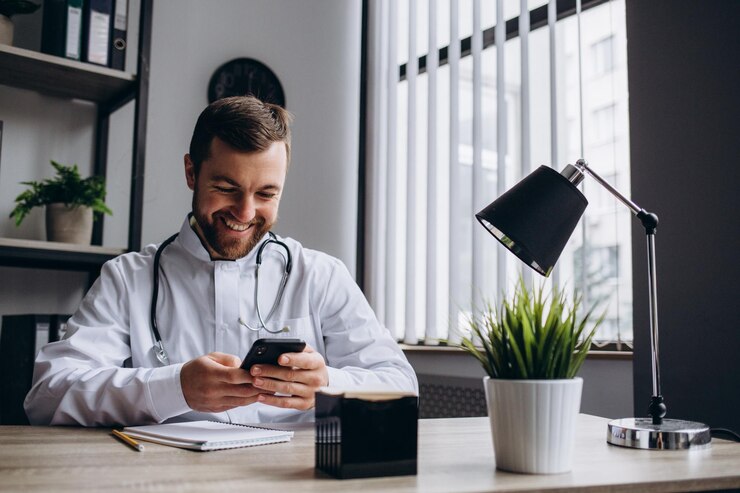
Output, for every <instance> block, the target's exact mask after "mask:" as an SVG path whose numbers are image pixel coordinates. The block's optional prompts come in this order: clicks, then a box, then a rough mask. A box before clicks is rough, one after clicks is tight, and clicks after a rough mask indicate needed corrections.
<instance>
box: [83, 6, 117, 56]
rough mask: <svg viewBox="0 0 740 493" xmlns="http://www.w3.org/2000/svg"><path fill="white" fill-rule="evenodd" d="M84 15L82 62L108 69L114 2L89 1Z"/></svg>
mask: <svg viewBox="0 0 740 493" xmlns="http://www.w3.org/2000/svg"><path fill="white" fill-rule="evenodd" d="M83 14H84V15H83V29H82V60H83V61H85V62H88V63H95V64H97V65H104V66H106V67H107V66H108V64H109V62H110V58H109V57H108V52H109V48H108V47H109V46H110V42H111V32H110V31H111V16H112V15H113V0H87V1H86V2H85V8H84V9H83Z"/></svg>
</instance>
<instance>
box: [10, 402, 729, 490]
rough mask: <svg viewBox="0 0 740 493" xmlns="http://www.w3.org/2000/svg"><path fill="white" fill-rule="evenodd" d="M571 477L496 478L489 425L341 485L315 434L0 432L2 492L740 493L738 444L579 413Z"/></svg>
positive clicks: (471, 427)
mask: <svg viewBox="0 0 740 493" xmlns="http://www.w3.org/2000/svg"><path fill="white" fill-rule="evenodd" d="M579 422H580V425H581V426H580V429H579V430H578V435H577V441H576V453H575V463H574V469H573V471H572V472H570V473H567V474H560V475H548V476H535V475H521V474H512V473H505V472H501V471H497V470H496V469H495V468H494V466H493V451H492V447H491V437H490V433H489V427H488V419H487V418H460V419H439V420H421V421H420V422H419V474H418V475H417V476H402V477H389V478H373V479H357V480H337V479H332V478H329V477H326V476H323V475H316V474H315V473H314V468H313V466H314V455H313V454H314V443H313V440H314V432H313V428H312V427H310V428H306V427H303V428H302V429H298V430H297V431H296V436H295V437H294V439H293V441H292V442H290V443H287V444H285V443H283V444H275V445H264V446H259V447H253V448H243V449H235V450H222V451H217V452H193V451H188V450H181V449H176V448H170V447H165V446H162V445H156V444H151V443H147V444H146V451H145V452H136V451H134V450H132V449H130V448H128V447H127V446H125V445H123V444H122V443H120V442H118V441H117V440H116V439H114V438H113V437H112V436H110V435H109V432H108V430H105V429H84V428H62V427H52V428H44V427H23V426H4V427H0V490H1V491H81V490H94V491H131V490H156V491H198V492H202V491H220V492H234V493H237V492H239V493H241V492H261V491H281V492H286V493H294V492H302V491H320V492H335V491H337V492H339V491H342V492H346V491H353V492H355V491H377V490H387V491H424V492H435V491H455V492H458V491H460V492H462V491H526V490H548V491H574V490H580V491H589V490H591V491H597V490H598V491H610V492H612V491H645V490H651V491H661V492H662V491H686V490H692V491H699V490H711V489H722V488H727V489H729V488H740V444H737V443H732V442H727V441H724V440H713V442H712V446H711V447H710V448H708V449H703V450H693V451H691V452H687V451H646V450H631V449H624V448H619V447H615V446H611V445H608V444H607V443H606V422H607V420H606V419H603V418H597V417H594V416H588V415H581V416H580V417H579Z"/></svg>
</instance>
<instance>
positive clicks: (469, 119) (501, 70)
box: [364, 0, 631, 344]
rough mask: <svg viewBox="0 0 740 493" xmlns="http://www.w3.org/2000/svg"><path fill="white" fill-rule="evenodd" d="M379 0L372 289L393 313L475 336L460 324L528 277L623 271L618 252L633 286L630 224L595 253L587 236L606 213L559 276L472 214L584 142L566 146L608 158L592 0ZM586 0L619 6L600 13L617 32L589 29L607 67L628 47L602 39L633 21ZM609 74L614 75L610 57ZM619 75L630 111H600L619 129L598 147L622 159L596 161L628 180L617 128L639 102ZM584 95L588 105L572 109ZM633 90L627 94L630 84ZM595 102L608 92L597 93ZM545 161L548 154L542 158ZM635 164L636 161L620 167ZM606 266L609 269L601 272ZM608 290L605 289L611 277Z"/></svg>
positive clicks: (435, 337)
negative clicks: (593, 60)
mask: <svg viewBox="0 0 740 493" xmlns="http://www.w3.org/2000/svg"><path fill="white" fill-rule="evenodd" d="M367 1H368V7H369V8H368V21H369V22H368V26H369V30H368V42H367V43H368V44H367V54H368V60H369V61H368V67H369V68H368V74H369V75H368V77H369V79H368V99H367V101H368V107H367V109H366V112H367V114H366V118H367V122H368V126H367V128H368V130H367V135H366V139H367V140H368V143H369V145H367V146H366V149H367V151H366V152H367V155H366V162H367V166H366V167H367V174H366V177H365V179H366V183H367V191H368V193H367V211H368V212H367V225H366V228H367V229H366V230H367V232H368V234H366V235H365V238H366V245H365V252H366V257H365V258H366V261H365V272H364V274H365V275H364V279H365V286H364V289H365V292H366V295H367V297H368V299H369V301H370V303H371V305H372V306H373V308H374V309H375V311H376V313H377V314H378V317H379V318H380V320H381V322H382V323H384V324H385V325H386V326H387V327H388V328H389V329H390V330H391V331H392V332H393V333H394V334H396V336H397V337H398V338H399V339H402V340H403V341H404V342H405V343H407V344H417V343H419V342H420V341H421V342H423V343H425V344H436V343H439V342H440V341H441V340H442V341H444V340H447V341H449V342H452V343H454V342H457V341H459V338H460V334H461V332H463V327H464V323H461V322H464V320H465V319H466V317H469V316H470V314H471V313H473V312H474V311H475V310H477V309H479V308H482V307H483V306H484V305H485V304H486V303H488V302H490V301H491V300H493V299H495V298H496V297H497V296H498V295H500V294H501V293H504V292H506V291H507V288H510V287H511V284H512V282H513V281H515V280H516V278H517V276H519V275H522V277H523V278H524V280H525V282H526V283H527V285H529V286H532V285H533V284H534V283H542V282H546V283H547V286H550V285H552V284H554V285H558V286H560V285H561V282H562V284H566V282H567V281H566V280H572V279H576V278H580V281H578V280H575V281H571V282H573V284H576V285H580V286H581V288H584V289H591V287H592V285H593V286H601V284H604V283H605V282H607V281H609V282H612V281H611V280H612V279H613V278H614V276H613V275H612V276H611V277H609V276H606V277H605V275H604V274H603V273H600V271H599V269H596V270H594V265H596V266H597V267H598V263H599V262H603V261H604V259H607V262H610V265H612V264H614V262H613V257H615V256H616V258H617V260H616V261H615V262H616V265H617V268H616V271H617V277H619V274H621V278H620V279H619V281H617V282H618V283H620V284H619V287H618V291H620V292H621V291H623V290H624V289H625V288H624V286H623V285H624V284H629V286H628V287H629V288H631V280H630V279H629V278H628V277H625V274H628V273H629V269H625V268H624V261H625V260H629V259H628V258H625V256H627V255H628V254H629V247H627V248H625V247H624V245H625V244H626V245H629V237H628V236H627V237H626V239H625V237H624V236H625V235H624V234H622V235H621V236H620V235H619V231H620V229H619V228H617V227H607V228H603V227H601V229H602V230H603V229H608V230H609V231H611V232H612V233H611V236H610V237H609V239H607V240H604V241H606V244H607V245H606V246H605V247H600V249H599V250H598V254H596V255H594V254H593V252H590V251H589V250H588V249H587V248H586V246H587V241H586V240H588V244H591V243H594V241H593V239H592V238H590V236H591V235H593V234H602V233H601V232H600V229H599V227H600V225H601V226H603V224H602V223H604V222H605V221H606V219H603V217H601V216H596V219H594V217H591V218H590V219H589V218H588V217H587V218H586V223H585V224H584V225H583V226H582V234H581V241H580V242H579V245H577V246H574V247H572V248H571V251H570V252H569V253H566V254H565V257H566V261H565V264H566V265H567V268H565V269H561V268H557V269H556V271H555V273H554V275H553V276H552V279H551V280H542V279H541V278H539V276H537V277H536V278H533V275H532V273H531V271H529V270H524V269H521V266H520V265H519V264H518V263H517V262H516V260H515V259H513V256H510V255H508V254H507V252H506V251H505V249H503V248H500V247H499V246H498V245H497V243H496V241H495V239H493V238H492V237H491V236H490V235H489V234H488V233H487V232H486V231H485V230H484V228H481V227H479V226H478V225H477V224H475V221H474V220H473V215H474V213H475V212H476V211H478V210H480V209H481V208H483V207H484V206H485V205H486V204H487V203H489V202H490V201H491V200H493V199H494V198H496V197H497V196H499V195H500V194H502V193H503V192H504V191H506V190H507V189H508V188H510V187H511V185H513V184H514V183H515V182H516V181H518V180H519V179H520V178H522V177H523V176H525V175H526V174H528V173H529V172H530V171H531V170H532V169H533V168H534V167H536V165H539V164H550V165H552V166H553V167H554V168H555V169H558V170H560V169H561V168H562V167H563V166H564V165H565V164H566V163H565V162H562V161H561V159H563V153H562V151H563V147H565V148H566V150H567V151H568V152H569V153H571V152H573V153H574V154H573V155H569V156H567V157H566V159H568V160H569V162H572V161H575V160H576V159H578V158H579V157H582V156H584V153H589V152H592V151H593V154H594V156H597V157H599V158H602V155H603V154H604V153H603V152H602V150H601V148H600V147H598V146H595V145H594V146H589V145H586V144H584V141H585V140H586V138H585V137H586V136H587V134H588V132H587V131H586V130H585V129H584V118H585V117H584V102H583V101H584V97H585V96H584V87H583V86H582V79H583V77H584V75H583V73H582V70H581V65H582V51H583V44H584V42H583V41H582V39H581V22H580V20H581V19H580V17H581V15H582V14H581V10H582V6H581V2H580V0H574V2H573V4H574V5H573V7H575V8H573V9H569V8H567V6H566V9H565V10H563V9H562V7H563V5H562V4H563V2H557V1H556V0H551V1H550V2H549V3H548V2H544V1H536V0H497V1H495V2H483V3H482V2H481V0H403V1H396V0H367ZM616 1H617V2H618V0H616ZM558 3H560V4H561V11H558ZM565 3H567V2H565ZM587 3H588V7H589V8H592V7H593V10H594V11H595V12H596V11H597V9H596V8H595V7H599V6H602V7H607V10H606V11H605V12H606V14H604V13H600V14H598V19H599V22H601V23H602V24H605V25H606V27H607V28H608V29H605V30H604V32H605V33H606V34H607V35H606V37H605V36H603V35H602V34H603V33H599V32H598V31H597V30H594V32H591V31H589V34H588V39H589V40H592V39H596V38H598V43H594V45H593V46H601V48H596V50H597V51H596V52H594V53H595V55H594V56H600V57H601V59H603V60H601V61H599V62H598V64H600V65H599V66H602V65H604V64H607V68H609V67H608V64H609V63H612V64H613V61H614V60H617V61H619V60H621V58H620V56H617V55H614V54H613V53H611V54H608V56H607V55H599V52H598V50H601V51H602V52H604V51H605V50H606V51H608V50H609V49H611V50H612V51H614V49H615V48H614V45H615V43H612V44H611V45H608V46H606V47H604V42H605V41H604V40H609V39H613V38H614V37H615V35H614V32H615V31H616V32H617V35H620V33H621V35H623V29H621V28H620V25H621V24H619V22H618V21H619V19H617V20H615V14H614V12H613V10H612V7H611V5H610V3H609V2H606V4H605V2H604V1H603V0H601V1H592V2H587ZM612 3H613V2H612ZM602 4H605V5H602ZM447 6H449V8H447ZM622 9H623V7H622ZM573 11H574V12H573ZM620 12H621V11H620ZM589 15H591V14H589ZM594 17H596V16H594ZM573 18H574V19H575V20H576V22H577V24H576V27H577V29H576V31H577V36H576V37H575V39H574V36H573V35H572V34H571V32H573V26H572V25H571V26H569V25H568V24H567V23H568V22H569V19H573ZM604 19H606V21H604ZM507 21H508V22H507ZM571 24H572V23H571ZM535 29H537V30H538V31H535ZM599 36H601V37H602V38H604V39H601V38H599ZM617 37H619V36H617ZM494 58H495V61H494ZM604 60H606V61H604ZM613 65H614V64H613ZM620 70H622V69H621V68H620ZM603 72H604V71H603V70H602V73H601V75H599V74H596V75H594V77H593V78H592V79H589V80H590V83H591V82H593V84H592V85H591V86H593V87H596V86H594V84H596V83H599V84H602V85H603V84H606V83H607V82H605V81H607V77H606V76H604V74H603ZM607 72H608V71H607ZM612 72H614V73H616V70H615V69H614V67H613V66H612ZM573 73H576V74H577V80H576V82H577V85H575V86H574V85H573V84H572V82H573V80H572V78H573V76H572V74H573ZM619 73H620V74H621V72H619ZM607 75H610V74H607ZM610 76H611V77H612V80H611V82H610V83H611V84H612V87H611V94H612V99H613V101H611V104H612V106H613V107H615V108H618V109H617V110H613V111H612V112H611V113H608V112H604V111H602V113H604V114H605V115H606V117H604V118H602V119H605V121H606V120H608V116H609V115H611V118H612V122H611V127H610V128H612V130H613V131H612V136H611V140H609V139H602V140H604V143H602V144H599V145H602V146H604V147H608V146H611V161H610V162H609V163H604V162H603V161H604V160H603V159H600V163H599V164H597V165H596V168H597V169H600V170H602V171H603V170H604V169H607V170H609V169H610V168H609V167H608V165H609V164H612V168H613V170H612V171H613V173H612V175H613V176H612V178H613V179H614V180H615V181H620V180H621V181H620V183H614V184H615V185H616V186H621V187H622V188H621V189H624V184H623V183H622V182H623V181H624V179H625V174H626V176H627V178H628V166H629V163H628V161H626V162H625V160H624V158H625V156H624V155H623V154H625V153H622V152H621V151H620V152H617V151H615V150H614V148H615V147H617V144H619V145H622V140H624V139H623V137H624V136H620V137H617V136H616V135H617V134H616V132H617V131H618V129H623V127H624V126H625V125H626V118H624V116H623V113H624V111H626V104H623V103H624V101H622V100H621V99H619V100H618V99H617V98H616V96H615V95H616V94H617V92H618V91H617V90H616V89H615V87H616V86H617V85H619V84H622V81H621V80H619V81H617V80H616V79H615V76H614V75H613V74H611V75H610ZM599 77H601V78H599ZM591 86H589V87H591ZM574 87H575V89H574ZM574 91H575V96H576V100H577V108H578V110H577V111H576V114H575V116H574V114H573V112H572V111H571V110H570V108H571V106H573V104H572V100H573V93H574ZM602 92H603V91H602ZM624 92H625V95H624V99H625V101H626V84H625V87H624ZM595 93H596V91H594V94H595ZM591 99H594V98H591ZM533 102H534V104H533ZM607 102H608V101H607ZM563 103H564V104H563ZM589 105H591V106H593V105H597V103H593V104H591V102H590V100H589ZM563 106H565V107H563ZM591 106H589V108H590V107H591ZM597 106H598V105H597ZM607 106H608V105H607ZM597 109H598V108H597ZM596 111H597V110H594V114H596V113H595V112H596ZM617 120H619V121H617ZM620 125H621V126H620ZM602 126H603V127H605V128H606V127H609V123H604V124H603V125H602ZM604 133H605V132H603V131H602V132H601V134H604ZM564 139H565V142H564ZM605 152H606V151H605ZM576 153H577V155H576ZM535 157H536V158H537V159H539V160H541V162H538V163H535V162H533V160H534V159H535ZM586 157H588V156H586ZM617 162H618V163H619V164H618V165H617V164H614V163H617ZM593 164H594V163H593V162H592V165H593ZM605 166H607V167H605ZM625 166H627V173H624V172H622V174H621V175H620V172H619V169H623V168H624V167H625ZM617 168H619V169H617ZM606 174H607V175H609V173H606ZM590 200H591V199H590ZM602 209H603V208H602ZM600 210H601V209H600ZM597 212H599V211H597ZM608 212H609V213H610V214H612V215H613V216H614V218H611V219H609V220H613V222H614V223H615V224H616V223H617V222H620V223H621V221H622V220H623V219H620V218H619V217H617V216H618V214H619V213H618V212H617V211H616V210H615V209H613V208H609V210H608ZM600 213H602V216H603V215H604V214H603V211H602V212H600ZM604 217H606V216H604ZM589 220H590V221H591V223H593V224H595V225H596V226H595V227H594V226H593V225H592V224H591V223H589ZM627 221H629V217H628V216H627ZM615 231H616V232H617V233H614V232H615ZM622 231H623V232H624V231H627V232H628V231H629V228H622ZM615 236H619V238H615ZM604 241H602V243H604ZM609 242H611V243H609ZM596 243H599V241H597V242H596ZM620 247H621V250H620ZM613 252H617V254H616V255H614V254H613ZM620 255H621V259H620ZM579 258H580V260H579ZM563 263H564V260H563V258H561V262H560V264H563ZM563 270H565V271H567V272H566V273H563V272H562V271H563ZM594 276H596V278H597V280H598V279H600V278H599V277H598V276H601V277H603V278H604V279H607V281H603V280H602V281H600V282H601V284H598V283H597V284H594V282H595V281H593V278H594ZM589 282H590V283H591V284H589ZM579 283H580V284H579ZM607 284H608V282H607ZM601 288H602V291H604V290H605V289H606V291H608V289H609V286H607V287H606V288H603V286H601ZM591 294H592V295H593V297H595V298H598V297H599V294H598V293H591ZM617 299H618V300H620V299H621V302H622V303H621V305H620V306H619V307H617V309H616V311H617V312H618V313H619V312H620V310H622V312H624V311H625V306H622V305H624V301H625V297H624V296H621V298H620V297H619V296H618V297H617ZM629 304H630V307H631V299H630V300H629ZM630 307H626V309H627V310H629V309H630ZM630 315H631V312H630ZM616 319H617V322H616V323H617V326H616V334H617V336H616V337H617V338H618V339H620V338H621V339H631V335H630V334H628V333H627V331H626V330H625V327H620V326H619V323H620V322H619V315H617V316H616ZM626 321H628V320H627V319H624V317H623V319H622V320H621V322H622V323H624V322H626ZM629 323H630V324H631V321H629ZM623 325H624V324H623ZM624 336H627V337H624ZM609 337H610V338H612V339H613V338H614V336H609ZM609 337H608V338H609Z"/></svg>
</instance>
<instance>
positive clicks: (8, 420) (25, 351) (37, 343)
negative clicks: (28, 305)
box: [0, 315, 69, 425]
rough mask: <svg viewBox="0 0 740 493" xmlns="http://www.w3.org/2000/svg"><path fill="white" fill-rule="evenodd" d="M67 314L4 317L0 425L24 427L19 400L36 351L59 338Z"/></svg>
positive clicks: (0, 346)
mask: <svg viewBox="0 0 740 493" xmlns="http://www.w3.org/2000/svg"><path fill="white" fill-rule="evenodd" d="M68 318H69V315H4V316H3V317H2V320H3V323H2V332H0V396H2V398H1V399H0V424H4V425H24V424H28V418H27V417H26V412H25V410H24V409H23V400H24V399H25V398H26V394H27V393H28V391H29V390H31V383H32V381H33V363H34V361H35V360H36V355H37V354H38V352H39V350H40V349H41V348H42V347H43V346H44V345H45V344H46V343H47V342H54V341H58V340H59V339H60V338H61V337H62V336H63V331H64V328H65V327H66V325H65V324H66V321H67V319H68Z"/></svg>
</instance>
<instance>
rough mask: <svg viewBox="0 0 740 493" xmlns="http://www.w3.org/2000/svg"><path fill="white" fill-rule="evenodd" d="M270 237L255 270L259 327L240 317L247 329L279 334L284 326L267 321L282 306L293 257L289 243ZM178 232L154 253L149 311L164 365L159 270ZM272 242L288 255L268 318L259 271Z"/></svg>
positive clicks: (263, 246)
mask: <svg viewBox="0 0 740 493" xmlns="http://www.w3.org/2000/svg"><path fill="white" fill-rule="evenodd" d="M268 234H269V238H267V239H266V240H265V241H264V242H262V245H260V247H259V249H258V250H257V259H256V263H257V269H256V272H255V289H254V303H255V306H256V309H257V310H256V311H257V318H258V320H259V323H260V326H258V327H252V326H250V325H249V324H247V323H246V322H244V321H243V320H242V319H241V317H240V318H239V324H241V325H243V326H244V327H246V328H247V329H249V330H251V331H255V332H259V331H260V330H265V331H267V332H269V333H271V334H277V333H280V332H284V330H285V329H284V328H281V329H278V330H270V329H268V328H267V324H266V322H268V321H269V320H270V318H272V316H273V314H274V313H275V311H276V310H277V308H278V306H280V303H281V301H282V299H283V293H284V292H285V285H286V284H287V283H288V278H289V277H290V271H291V270H292V269H293V257H292V255H291V253H290V248H288V245H286V244H285V243H284V242H282V241H280V240H278V239H277V237H276V236H275V234H274V233H273V232H272V231H270V232H268ZM177 236H178V233H175V234H173V235H172V236H170V237H169V238H167V239H166V240H164V241H163V242H162V244H161V245H159V247H158V248H157V251H156V253H155V254H154V265H153V268H152V270H153V279H152V280H153V283H154V285H153V289H152V301H151V306H150V312H149V320H150V324H151V328H152V335H153V336H154V352H155V354H156V356H157V359H158V360H159V361H160V362H161V363H162V364H164V365H169V357H168V356H167V351H165V349H164V344H163V343H162V336H161V335H160V333H159V328H158V327H157V301H158V300H159V272H160V270H161V269H162V266H161V257H162V252H164V249H165V248H167V246H169V245H170V243H172V242H173V241H175V239H176V238H177ZM270 243H274V244H275V245H277V246H279V247H282V248H283V249H284V250H285V253H286V255H285V256H284V259H285V270H284V272H283V276H282V279H281V280H280V286H279V287H278V293H277V296H276V297H275V302H274V303H273V304H272V308H271V309H270V312H269V313H268V314H267V317H266V318H264V319H263V318H262V312H261V310H260V306H259V271H260V266H261V265H262V253H263V252H264V250H265V247H267V245H269V244H270Z"/></svg>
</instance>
